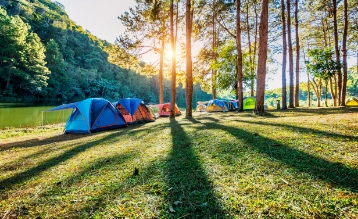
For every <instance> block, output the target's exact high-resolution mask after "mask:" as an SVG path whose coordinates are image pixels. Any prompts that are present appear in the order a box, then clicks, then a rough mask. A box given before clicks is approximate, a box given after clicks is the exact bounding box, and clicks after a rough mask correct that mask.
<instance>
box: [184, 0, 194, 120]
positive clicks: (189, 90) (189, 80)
mask: <svg viewBox="0 0 358 219" xmlns="http://www.w3.org/2000/svg"><path fill="white" fill-rule="evenodd" d="M191 10H192V9H191V0H186V10H185V24H186V93H185V98H186V117H187V118H188V117H189V118H191V117H193V115H192V111H193V66H192V59H191V32H192V14H191Z"/></svg>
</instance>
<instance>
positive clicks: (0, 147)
mask: <svg viewBox="0 0 358 219" xmlns="http://www.w3.org/2000/svg"><path fill="white" fill-rule="evenodd" d="M86 136H88V135H85V134H60V135H56V136H53V137H50V138H44V139H40V138H33V139H28V140H25V141H17V142H11V143H5V144H0V151H5V150H10V149H13V148H29V147H39V146H42V145H46V144H50V143H53V142H66V141H72V140H76V139H80V138H84V137H86Z"/></svg>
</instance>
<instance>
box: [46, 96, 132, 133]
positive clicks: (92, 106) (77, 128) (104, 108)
mask: <svg viewBox="0 0 358 219" xmlns="http://www.w3.org/2000/svg"><path fill="white" fill-rule="evenodd" d="M64 109H73V110H72V113H71V115H70V116H69V118H68V120H67V123H66V126H65V133H79V134H81V133H82V134H84V133H91V132H96V131H101V130H107V129H114V128H119V127H127V126H128V125H127V123H126V121H125V120H124V118H123V116H122V115H121V113H120V112H119V111H118V110H117V109H116V108H115V107H114V106H113V105H112V104H111V103H110V102H109V101H107V100H105V99H103V98H88V99H86V100H83V101H80V102H75V103H69V104H64V105H60V106H57V107H54V108H52V109H50V110H48V111H56V110H64Z"/></svg>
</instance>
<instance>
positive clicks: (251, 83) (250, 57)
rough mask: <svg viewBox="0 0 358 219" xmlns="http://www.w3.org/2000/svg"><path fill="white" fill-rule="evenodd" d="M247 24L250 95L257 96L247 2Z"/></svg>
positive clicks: (247, 4)
mask: <svg viewBox="0 0 358 219" xmlns="http://www.w3.org/2000/svg"><path fill="white" fill-rule="evenodd" d="M246 26H247V39H248V43H249V62H250V80H251V81H250V95H251V96H252V97H253V96H255V91H254V88H255V69H254V62H253V58H252V49H251V34H250V22H249V3H248V2H247V3H246Z"/></svg>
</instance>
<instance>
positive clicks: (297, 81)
mask: <svg viewBox="0 0 358 219" xmlns="http://www.w3.org/2000/svg"><path fill="white" fill-rule="evenodd" d="M295 27H296V90H295V106H296V107H299V106H300V76H299V75H300V41H299V40H300V38H299V36H298V0H296V10H295Z"/></svg>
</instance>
